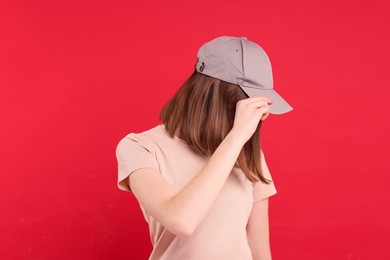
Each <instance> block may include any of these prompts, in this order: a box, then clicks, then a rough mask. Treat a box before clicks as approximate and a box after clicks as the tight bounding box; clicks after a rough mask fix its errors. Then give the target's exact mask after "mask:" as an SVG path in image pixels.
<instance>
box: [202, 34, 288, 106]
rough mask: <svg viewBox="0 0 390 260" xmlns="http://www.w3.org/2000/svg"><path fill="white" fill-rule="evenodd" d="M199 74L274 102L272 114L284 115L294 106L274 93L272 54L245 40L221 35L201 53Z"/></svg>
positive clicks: (205, 45) (203, 48) (204, 47)
mask: <svg viewBox="0 0 390 260" xmlns="http://www.w3.org/2000/svg"><path fill="white" fill-rule="evenodd" d="M195 67H196V71H197V72H199V73H202V74H204V75H207V76H210V77H214V78H217V79H220V80H222V81H226V82H229V83H232V84H236V85H239V86H240V87H241V89H242V90H243V91H244V92H245V93H246V94H247V95H248V96H249V97H253V96H262V97H266V98H269V99H271V100H272V101H273V103H272V104H270V105H269V112H270V113H271V114H284V113H287V112H289V111H291V110H292V107H291V106H290V105H289V104H288V103H287V102H286V101H285V100H284V99H283V98H282V97H281V96H280V95H279V94H278V93H277V92H276V91H275V90H274V88H273V77H272V67H271V62H270V60H269V58H268V55H267V54H266V53H265V51H264V50H263V48H262V47H260V46H259V45H258V44H256V43H254V42H251V41H249V40H248V39H247V38H245V37H231V36H221V37H218V38H215V39H214V40H212V41H209V42H207V43H205V44H204V45H203V46H201V47H200V49H199V51H198V60H197V63H196V66H195Z"/></svg>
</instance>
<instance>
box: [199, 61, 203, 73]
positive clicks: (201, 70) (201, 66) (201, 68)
mask: <svg viewBox="0 0 390 260" xmlns="http://www.w3.org/2000/svg"><path fill="white" fill-rule="evenodd" d="M199 70H200V72H203V70H204V62H202V65H200V67H199Z"/></svg>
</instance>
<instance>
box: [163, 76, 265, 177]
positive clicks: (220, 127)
mask: <svg viewBox="0 0 390 260" xmlns="http://www.w3.org/2000/svg"><path fill="white" fill-rule="evenodd" d="M247 97H248V96H247V95H246V94H245V93H244V91H242V89H241V88H240V87H239V86H238V85H234V84H231V83H228V82H225V81H221V80H219V79H216V78H213V77H209V76H206V75H203V74H201V73H198V72H196V71H194V73H193V74H192V75H191V76H190V77H189V78H188V79H187V80H186V81H185V82H184V84H183V85H182V86H181V88H180V89H179V90H178V91H177V92H176V94H175V95H174V96H173V97H172V98H171V100H170V101H169V102H168V103H167V104H166V105H165V106H164V107H163V109H162V110H161V113H160V119H161V120H162V121H163V123H164V124H165V129H166V130H167V132H168V134H169V135H170V136H171V137H173V136H174V135H177V136H178V137H179V138H181V139H183V140H184V141H185V142H186V143H187V144H188V145H190V146H191V148H192V149H193V150H194V151H196V152H197V153H199V154H201V155H206V156H208V155H211V154H213V153H214V152H215V150H216V149H217V147H218V146H219V145H220V143H221V142H222V141H223V139H224V138H225V137H226V135H227V134H228V133H229V132H230V130H231V129H232V127H233V123H234V115H235V113H236V104H237V102H238V101H240V100H241V99H244V98H247ZM261 122H262V121H260V122H259V125H258V127H257V130H256V132H255V133H254V134H253V136H252V137H251V139H249V141H248V142H247V143H245V145H244V147H243V149H242V150H241V152H240V154H239V156H238V159H237V164H238V166H239V167H240V168H241V170H242V171H243V172H244V174H245V175H246V176H247V177H248V179H249V180H250V181H252V182H256V181H259V180H260V181H262V182H264V183H267V184H269V183H270V182H271V180H268V179H266V178H265V177H264V175H263V173H262V171H261V160H260V134H259V133H260V126H261Z"/></svg>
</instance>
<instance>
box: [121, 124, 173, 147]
mask: <svg viewBox="0 0 390 260" xmlns="http://www.w3.org/2000/svg"><path fill="white" fill-rule="evenodd" d="M164 138H167V135H166V134H165V128H164V125H157V126H155V127H153V128H150V129H148V130H145V131H143V132H132V133H129V134H127V135H126V136H125V137H123V138H122V139H121V140H120V141H119V143H118V147H121V146H126V145H129V144H132V143H136V144H139V145H149V146H150V145H151V146H153V144H154V143H156V142H159V140H161V139H164Z"/></svg>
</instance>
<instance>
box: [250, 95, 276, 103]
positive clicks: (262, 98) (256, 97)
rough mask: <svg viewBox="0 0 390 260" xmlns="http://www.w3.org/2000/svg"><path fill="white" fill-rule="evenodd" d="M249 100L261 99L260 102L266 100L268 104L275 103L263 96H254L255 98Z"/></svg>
mask: <svg viewBox="0 0 390 260" xmlns="http://www.w3.org/2000/svg"><path fill="white" fill-rule="evenodd" d="M249 99H253V100H257V99H260V100H265V101H267V103H273V101H272V100H271V99H269V98H267V97H262V96H254V97H251V98H249Z"/></svg>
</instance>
